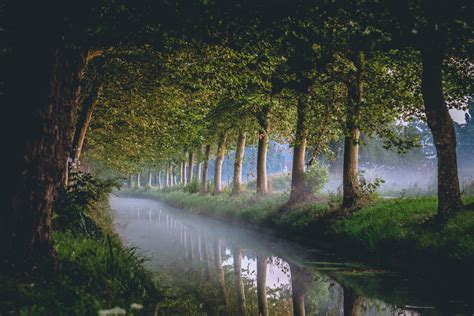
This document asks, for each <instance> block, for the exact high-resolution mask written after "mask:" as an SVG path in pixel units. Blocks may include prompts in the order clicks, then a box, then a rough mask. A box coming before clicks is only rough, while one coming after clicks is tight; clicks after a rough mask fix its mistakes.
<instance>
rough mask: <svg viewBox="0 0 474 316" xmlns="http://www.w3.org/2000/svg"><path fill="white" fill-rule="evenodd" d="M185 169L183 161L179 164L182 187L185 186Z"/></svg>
mask: <svg viewBox="0 0 474 316" xmlns="http://www.w3.org/2000/svg"><path fill="white" fill-rule="evenodd" d="M183 167H184V163H183V161H181V162H180V163H179V183H180V184H181V185H182V184H184V175H183Z"/></svg>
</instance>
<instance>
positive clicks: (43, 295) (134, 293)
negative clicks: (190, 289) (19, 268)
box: [0, 174, 198, 315]
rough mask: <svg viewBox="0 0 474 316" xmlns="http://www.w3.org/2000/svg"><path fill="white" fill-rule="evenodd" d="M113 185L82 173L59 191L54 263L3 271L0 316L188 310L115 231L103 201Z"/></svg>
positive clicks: (108, 210)
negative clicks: (118, 309)
mask: <svg viewBox="0 0 474 316" xmlns="http://www.w3.org/2000/svg"><path fill="white" fill-rule="evenodd" d="M113 185H114V183H112V182H110V181H106V180H98V179H95V178H93V177H92V176H90V175H82V174H81V175H79V176H78V177H76V179H75V180H74V184H73V185H72V186H70V187H69V188H68V189H67V190H63V191H62V192H61V193H60V195H59V197H58V199H57V201H56V202H55V206H54V215H53V239H54V246H55V250H56V264H55V266H56V267H55V268H52V265H51V264H50V262H49V263H47V262H41V261H40V262H37V264H36V267H37V268H36V269H33V270H32V271H30V272H27V273H25V272H22V273H15V272H8V273H2V274H1V275H0V315H98V314H99V315H102V314H100V313H99V311H102V313H103V315H107V310H109V312H110V310H111V309H113V308H116V307H119V308H120V309H123V310H124V311H125V312H126V313H127V315H153V314H155V312H157V313H158V314H160V313H161V311H162V310H169V309H170V308H169V306H173V307H174V310H185V311H186V310H187V309H186V308H183V306H182V305H183V304H184V303H183V302H181V300H180V299H179V296H178V295H177V294H176V293H175V292H174V291H173V289H170V288H169V286H167V285H166V284H164V283H165V281H166V275H162V274H160V275H157V274H152V273H151V272H149V271H148V270H146V268H145V266H144V263H145V261H146V258H144V257H143V256H142V255H141V254H140V253H138V250H137V249H135V248H128V247H125V246H124V245H123V244H122V242H121V240H120V239H119V237H118V236H117V235H116V234H115V233H114V231H113V225H112V214H111V212H110V209H109V205H108V198H109V194H110V192H111V190H112V187H113ZM26 260H28V258H25V261H26ZM53 266H54V265H53ZM2 272H3V271H2ZM5 272H6V271H5ZM185 303H186V302H185ZM196 305H198V304H196ZM180 308H181V309H180ZM114 315H115V314H114Z"/></svg>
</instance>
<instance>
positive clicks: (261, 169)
mask: <svg viewBox="0 0 474 316" xmlns="http://www.w3.org/2000/svg"><path fill="white" fill-rule="evenodd" d="M269 114H270V107H269V106H266V107H265V108H264V109H263V110H262V113H260V115H259V117H258V121H259V124H260V131H259V136H258V150H257V196H259V197H261V196H265V195H266V194H267V193H268V190H267V150H268V141H269V137H268V133H269V130H270V126H269V121H268V116H269Z"/></svg>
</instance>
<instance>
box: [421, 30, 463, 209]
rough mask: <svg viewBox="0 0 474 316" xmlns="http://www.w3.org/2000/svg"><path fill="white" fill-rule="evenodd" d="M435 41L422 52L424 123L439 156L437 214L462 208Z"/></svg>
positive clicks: (440, 60) (439, 53)
mask: <svg viewBox="0 0 474 316" xmlns="http://www.w3.org/2000/svg"><path fill="white" fill-rule="evenodd" d="M438 46H439V44H438V43H437V40H436V39H434V40H433V42H432V43H430V45H428V46H427V47H426V48H425V49H424V50H423V51H422V61H423V76H422V92H423V102H424V105H425V113H426V120H427V123H428V126H429V128H430V129H431V133H432V134H433V141H434V145H435V147H436V153H437V157H438V215H445V214H447V213H449V212H454V211H459V210H462V209H463V203H462V200H461V191H460V188H459V177H458V166H457V157H456V133H455V131H454V126H453V120H452V119H451V116H450V114H449V111H448V108H447V107H446V102H445V99H444V96H443V86H442V70H441V69H442V64H443V54H442V51H441V48H439V47H438Z"/></svg>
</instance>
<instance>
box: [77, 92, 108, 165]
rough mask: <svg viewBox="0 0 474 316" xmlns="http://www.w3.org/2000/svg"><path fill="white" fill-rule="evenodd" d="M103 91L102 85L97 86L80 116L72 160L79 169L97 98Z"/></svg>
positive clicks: (84, 103)
mask: <svg viewBox="0 0 474 316" xmlns="http://www.w3.org/2000/svg"><path fill="white" fill-rule="evenodd" d="M101 91H102V85H101V84H95V85H94V86H93V87H92V89H91V91H90V93H89V95H88V96H87V98H86V99H85V100H84V102H83V108H82V110H81V112H80V114H79V117H78V119H77V123H76V129H75V131H74V138H73V140H72V148H71V158H72V160H73V166H76V168H78V164H79V161H80V160H79V159H80V158H81V153H82V146H83V145H84V140H85V138H86V133H87V130H88V128H89V125H90V122H91V120H92V114H93V113H94V110H95V107H96V105H97V98H98V96H99V94H100V92H101Z"/></svg>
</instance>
